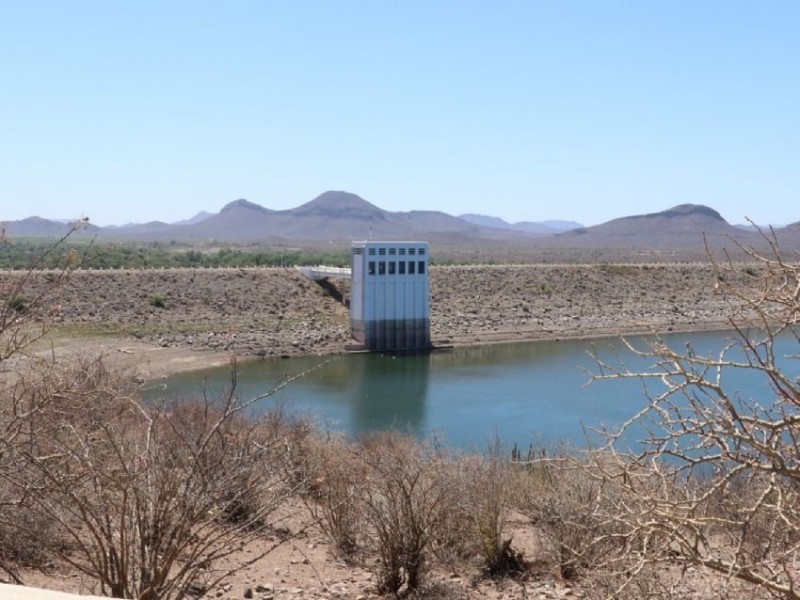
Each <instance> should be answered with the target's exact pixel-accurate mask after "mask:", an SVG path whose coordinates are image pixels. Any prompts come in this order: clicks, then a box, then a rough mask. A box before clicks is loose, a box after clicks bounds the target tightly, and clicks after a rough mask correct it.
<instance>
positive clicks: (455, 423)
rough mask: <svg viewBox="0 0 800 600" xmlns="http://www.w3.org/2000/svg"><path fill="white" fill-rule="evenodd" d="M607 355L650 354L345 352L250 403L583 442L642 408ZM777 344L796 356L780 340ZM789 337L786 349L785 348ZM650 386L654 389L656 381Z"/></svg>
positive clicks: (454, 436)
mask: <svg viewBox="0 0 800 600" xmlns="http://www.w3.org/2000/svg"><path fill="white" fill-rule="evenodd" d="M730 336H731V334H727V333H720V332H712V333H695V334H685V333H683V334H675V335H672V336H668V337H667V338H665V339H667V340H668V341H669V343H670V344H672V345H674V347H676V348H679V347H682V346H683V345H684V344H685V343H686V342H687V341H690V342H691V344H692V346H693V347H694V348H695V350H696V351H697V352H698V353H708V352H717V351H718V350H719V349H720V348H721V347H722V346H723V344H724V343H725V341H726V338H729V337H730ZM593 346H594V347H595V348H596V349H597V350H598V351H599V353H600V354H601V355H602V356H604V357H605V358H608V359H610V360H616V359H614V356H615V353H617V352H620V353H621V354H620V357H621V358H622V359H623V360H624V361H625V362H626V364H628V366H630V367H631V368H635V369H643V368H646V367H648V366H651V364H652V361H650V363H648V362H645V361H642V360H640V359H637V358H636V357H634V356H631V355H630V354H628V353H625V352H622V350H621V347H622V344H621V343H620V341H619V339H612V338H609V339H600V340H594V341H561V342H535V343H523V344H519V343H517V344H502V345H492V346H481V347H472V348H456V349H452V350H442V351H436V352H433V353H431V354H429V355H420V356H398V357H393V356H391V355H380V354H357V355H343V356H339V357H336V358H333V359H332V360H330V362H327V363H326V364H324V365H323V366H321V367H319V368H318V369H316V370H314V371H312V372H311V373H309V374H307V375H305V376H303V377H301V378H299V379H298V380H296V381H294V382H292V383H290V384H289V385H287V386H286V387H285V388H283V389H281V390H280V391H279V392H277V393H275V394H274V395H273V396H270V397H269V398H266V399H264V400H261V401H259V403H258V405H257V407H256V408H255V410H256V412H262V411H267V410H271V409H274V408H276V407H280V408H282V409H283V410H284V411H286V412H288V413H290V414H302V415H308V416H312V417H313V418H314V419H315V420H316V421H317V422H318V423H320V424H321V426H323V427H326V428H328V429H331V430H335V431H342V432H345V433H347V434H348V435H351V436H355V435H358V434H361V433H365V432H369V431H374V430H380V429H386V428H395V429H398V430H402V431H411V432H413V433H414V434H415V435H418V436H420V437H427V436H431V435H436V436H437V437H438V438H441V439H442V440H443V441H444V442H445V443H447V444H449V445H454V446H460V447H465V448H480V447H483V446H485V445H486V444H487V443H489V442H490V441H491V440H492V439H493V438H494V436H495V435H496V436H499V438H500V439H501V440H502V441H503V442H504V443H505V444H512V443H515V442H516V443H518V444H520V445H521V446H527V445H528V444H529V443H534V444H543V445H556V444H560V443H569V444H572V445H578V446H583V445H585V441H586V433H587V430H591V429H595V428H600V427H603V426H605V427H609V428H615V427H618V426H619V425H621V424H622V423H623V422H625V421H626V420H627V419H629V418H630V417H631V416H632V415H633V414H634V413H635V412H636V411H638V410H640V409H641V408H643V407H644V406H645V404H646V400H645V397H644V394H643V391H642V384H641V383H640V382H638V381H635V380H625V381H620V380H615V381H599V382H595V383H592V384H591V385H587V382H588V381H589V372H597V368H596V366H595V363H594V361H593V360H592V358H591V356H590V355H589V351H590V350H591V348H592V347H593ZM785 346H786V347H785V348H782V349H781V352H783V353H792V352H794V353H795V354H796V353H797V348H796V342H792V341H791V340H789V339H787V340H785ZM792 346H794V347H792ZM323 360H324V359H320V358H292V359H284V360H280V359H275V360H262V361H257V362H252V363H247V364H241V365H240V366H239V372H238V387H237V390H238V395H239V397H240V398H242V399H247V398H252V397H255V396H257V395H260V394H263V393H265V392H267V391H268V390H270V388H272V387H273V386H275V385H276V384H278V383H279V382H280V381H282V380H283V379H285V378H286V377H291V376H293V375H297V374H298V373H302V372H304V371H306V370H308V369H311V368H313V367H315V366H317V365H319V364H320V363H322V362H323ZM229 383H230V369H229V368H217V369H210V370H206V371H202V372H199V373H197V372H195V373H189V374H182V375H176V376H173V377H170V378H168V379H166V380H164V381H163V382H159V383H158V384H154V385H151V386H150V387H149V388H148V391H147V395H148V396H149V397H150V398H158V397H160V396H164V395H167V396H170V397H175V396H187V397H189V396H192V395H194V396H197V395H199V394H200V393H202V391H203V389H204V387H205V389H206V391H207V392H210V393H212V394H213V393H219V392H220V391H221V390H223V389H224V388H225V386H227V385H229ZM730 383H731V388H732V389H739V390H743V391H744V392H745V393H746V394H754V395H756V394H764V393H768V392H769V390H768V388H767V387H766V385H765V384H763V383H762V382H760V381H755V380H752V379H751V380H747V379H746V378H745V379H742V374H740V373H736V374H732V375H731V379H730ZM654 389H655V388H654Z"/></svg>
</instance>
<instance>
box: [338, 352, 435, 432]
mask: <svg viewBox="0 0 800 600" xmlns="http://www.w3.org/2000/svg"><path fill="white" fill-rule="evenodd" d="M362 358H363V360H358V361H352V363H351V364H352V366H353V368H352V369H351V370H350V372H351V377H352V378H353V380H354V381H356V382H357V383H356V386H357V387H356V392H355V394H354V395H353V406H352V411H353V412H352V427H351V430H352V431H353V432H354V433H364V432H367V431H372V430H375V429H386V428H388V427H393V428H395V429H400V430H403V429H409V430H410V431H412V432H417V431H421V430H423V429H424V425H425V409H426V404H427V401H428V378H429V377H430V364H431V355H430V354H421V355H413V356H399V357H395V356H388V355H365V356H363V357H362Z"/></svg>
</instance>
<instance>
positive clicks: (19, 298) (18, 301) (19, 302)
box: [8, 294, 29, 312]
mask: <svg viewBox="0 0 800 600" xmlns="http://www.w3.org/2000/svg"><path fill="white" fill-rule="evenodd" d="M28 304H29V302H28V299H27V298H26V297H25V296H23V295H22V294H14V295H13V296H12V297H11V298H10V299H9V300H8V307H9V308H10V309H11V310H15V311H17V312H25V311H26V310H27V309H28Z"/></svg>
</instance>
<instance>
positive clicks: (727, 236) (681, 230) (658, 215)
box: [556, 204, 757, 249]
mask: <svg viewBox="0 0 800 600" xmlns="http://www.w3.org/2000/svg"><path fill="white" fill-rule="evenodd" d="M704 236H705V238H704ZM556 237H557V238H558V243H559V244H561V245H572V246H578V247H596V248H603V247H615V248H626V247H639V248H685V249H701V248H702V247H703V245H704V239H707V240H708V241H709V243H712V244H714V245H718V244H719V243H720V242H724V241H726V240H727V241H728V242H730V240H731V239H734V240H738V241H740V242H741V243H743V244H748V243H751V242H754V241H756V238H757V236H756V234H754V233H752V232H748V231H745V230H743V229H740V228H738V227H734V226H733V225H730V224H729V223H728V222H727V221H726V220H725V219H723V218H722V216H721V215H720V214H719V213H718V212H717V211H716V210H714V209H713V208H709V207H708V206H703V205H701V204H680V205H678V206H674V207H672V208H669V209H667V210H664V211H661V212H655V213H648V214H643V215H634V216H630V217H622V218H619V219H613V220H612V221H608V222H606V223H602V224H600V225H595V226H593V227H583V228H580V229H575V230H572V231H568V232H566V233H562V234H559V235H558V236H556Z"/></svg>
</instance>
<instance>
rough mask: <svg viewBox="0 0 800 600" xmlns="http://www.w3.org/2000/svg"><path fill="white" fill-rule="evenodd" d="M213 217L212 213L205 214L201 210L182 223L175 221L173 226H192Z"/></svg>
mask: <svg viewBox="0 0 800 600" xmlns="http://www.w3.org/2000/svg"><path fill="white" fill-rule="evenodd" d="M211 216H213V213H210V212H206V211H204V210H201V211H200V212H199V213H197V214H196V215H195V216H193V217H191V218H190V219H184V220H182V221H175V222H174V223H173V225H194V224H195V223H199V222H200V221H205V220H206V219H207V218H208V217H211Z"/></svg>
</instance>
